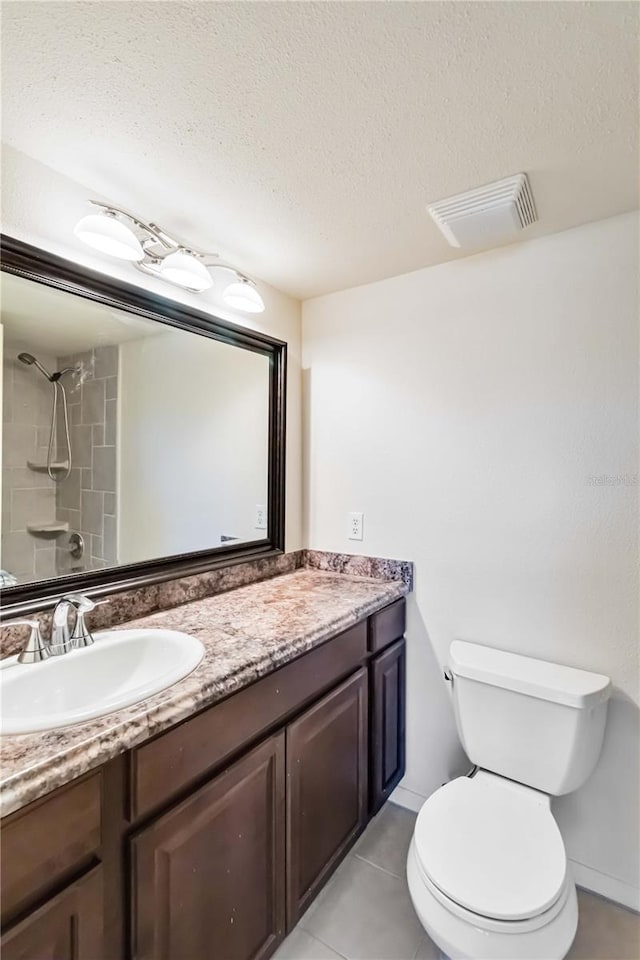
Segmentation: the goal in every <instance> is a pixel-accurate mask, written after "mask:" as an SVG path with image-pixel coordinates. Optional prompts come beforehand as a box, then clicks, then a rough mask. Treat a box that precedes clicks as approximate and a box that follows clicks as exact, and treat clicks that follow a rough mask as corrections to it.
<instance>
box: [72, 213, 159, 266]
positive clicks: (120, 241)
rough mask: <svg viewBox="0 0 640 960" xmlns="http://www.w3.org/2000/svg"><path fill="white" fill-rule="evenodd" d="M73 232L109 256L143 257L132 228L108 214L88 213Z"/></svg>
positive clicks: (133, 259) (121, 257)
mask: <svg viewBox="0 0 640 960" xmlns="http://www.w3.org/2000/svg"><path fill="white" fill-rule="evenodd" d="M73 232H74V233H75V235H76V237H78V238H79V239H80V240H83V241H84V243H86V244H88V245H89V246H90V247H93V248H94V249H95V250H99V251H100V252H101V253H107V254H108V255H109V256H110V257H119V258H120V259H121V260H131V261H135V260H142V258H143V257H144V250H143V249H142V246H141V244H140V241H139V240H138V238H137V237H136V235H135V233H134V232H133V230H132V229H131V228H130V227H128V226H127V225H126V223H122V221H121V220H117V219H116V218H115V217H111V216H109V215H108V214H104V213H90V214H89V216H88V217H83V218H82V220H80V222H79V223H78V224H76V228H75V230H74V231H73Z"/></svg>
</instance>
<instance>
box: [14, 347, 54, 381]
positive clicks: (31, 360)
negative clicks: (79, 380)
mask: <svg viewBox="0 0 640 960" xmlns="http://www.w3.org/2000/svg"><path fill="white" fill-rule="evenodd" d="M18 360H19V361H20V363H24V364H26V365H27V366H28V367H30V366H31V365H32V364H35V366H36V367H37V368H38V370H39V371H40V373H41V374H42V375H43V376H44V377H46V378H47V380H50V381H51V382H52V383H53V380H54V377H52V376H51V374H50V373H49V371H48V370H46V369H45V368H44V367H43V366H42V364H41V363H40V361H39V360H38V359H36V357H34V355H33V354H32V353H19V354H18Z"/></svg>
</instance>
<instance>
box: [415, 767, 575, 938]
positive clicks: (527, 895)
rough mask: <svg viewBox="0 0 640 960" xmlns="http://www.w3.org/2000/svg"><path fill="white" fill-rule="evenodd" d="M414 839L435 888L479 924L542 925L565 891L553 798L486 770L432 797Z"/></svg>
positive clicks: (419, 862) (418, 857)
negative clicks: (524, 922) (536, 920)
mask: <svg viewBox="0 0 640 960" xmlns="http://www.w3.org/2000/svg"><path fill="white" fill-rule="evenodd" d="M414 844H415V855H416V860H417V865H418V867H419V870H420V873H422V874H423V876H424V878H425V880H427V881H430V884H431V885H432V886H433V888H435V889H434V890H433V891H432V892H433V893H434V894H435V895H436V896H437V894H438V893H439V894H440V895H441V897H443V898H444V901H445V902H446V903H449V906H450V908H453V909H454V910H455V905H456V904H457V905H458V906H459V907H460V908H462V910H463V911H464V912H465V913H466V912H467V911H468V912H469V913H470V914H472V915H475V917H476V922H478V924H479V925H483V924H482V920H483V919H484V920H488V921H494V922H496V921H497V923H498V925H499V926H501V925H502V923H504V922H513V921H521V922H522V921H530V920H533V919H534V918H537V917H539V918H540V920H541V921H543V922H545V921H546V919H547V918H548V917H550V915H551V914H552V913H553V911H552V910H551V908H552V907H553V906H554V905H555V904H557V903H558V901H559V900H560V898H561V897H562V895H563V893H566V880H567V859H566V853H565V849H564V844H563V842H562V837H561V836H560V831H559V829H558V826H557V824H556V822H555V820H554V818H553V816H552V814H551V811H550V806H549V797H548V796H547V795H546V794H543V793H540V792H539V791H537V790H533V789H532V788H530V787H525V786H523V785H522V784H518V783H514V782H513V781H511V780H506V779H505V778H503V777H499V776H497V775H496V774H492V773H489V772H487V771H484V770H481V771H479V772H478V773H477V774H476V775H475V776H474V777H460V778H458V779H457V780H453V781H451V782H450V783H448V784H446V785H445V786H444V787H441V788H440V789H439V790H437V791H436V792H435V793H434V794H432V796H431V797H430V798H429V799H428V800H427V801H426V803H425V804H424V805H423V807H422V809H421V811H420V813H419V814H418V819H417V821H416V826H415V833H414ZM527 925H528V924H525V926H527ZM490 926H492V924H490ZM518 926H519V928H521V925H520V924H519V925H518Z"/></svg>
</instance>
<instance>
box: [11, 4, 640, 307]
mask: <svg viewBox="0 0 640 960" xmlns="http://www.w3.org/2000/svg"><path fill="white" fill-rule="evenodd" d="M639 13H640V8H639V7H638V5H637V4H635V3H593V4H591V3H587V4H583V3H579V2H568V3H546V2H542V3H537V2H531V3H481V2H479V3H466V2H456V3H435V2H434V3H430V2H424V3H404V2H389V3H369V2H359V3H341V2H328V3H327V2H321V3H315V2H309V3H304V2H299V3H278V2H267V3H252V2H240V3H233V2H227V3H215V2H191V3H183V2H136V3H120V2H109V0H100V2H97V3H88V2H83V3H66V2H61V3H58V2H48V3H40V2H29V0H22V2H6V3H3V30H2V40H3V51H2V53H3V56H2V80H3V99H2V106H3V140H4V141H6V142H8V143H9V144H11V145H12V146H14V147H16V148H17V149H19V150H21V151H23V152H24V153H26V154H28V155H30V156H32V157H35V158H36V159H38V160H40V161H42V162H44V163H46V164H47V165H49V166H50V167H53V168H54V169H57V170H59V171H60V172H62V173H65V174H67V176H70V177H72V178H74V179H75V180H77V181H79V182H80V183H85V184H88V185H90V186H91V187H92V188H93V189H94V190H95V191H96V193H99V194H102V195H103V196H106V197H108V198H110V199H111V200H112V202H114V203H119V204H121V205H124V206H128V207H130V208H133V209H134V210H135V211H136V212H138V213H139V214H140V215H141V216H142V217H146V218H149V219H156V220H157V221H159V222H160V223H161V224H162V225H163V226H165V227H166V228H167V229H171V230H174V231H176V232H177V233H178V234H179V235H183V236H184V237H186V238H189V239H191V240H192V241H193V242H194V243H196V244H199V245H200V246H202V247H208V248H209V249H211V248H213V249H214V250H215V249H217V250H218V251H220V252H222V253H223V254H224V255H226V256H228V257H231V258H233V259H234V260H235V261H236V262H237V263H238V264H240V265H241V266H243V267H244V268H245V269H246V270H248V271H249V272H252V273H253V274H254V275H256V276H257V277H261V278H262V279H264V280H267V281H269V282H270V283H272V284H274V285H275V286H277V287H280V288H281V289H282V290H285V291H287V292H289V293H292V294H294V295H296V296H298V297H302V298H305V297H309V296H313V295H316V294H319V293H325V292H328V291H332V290H336V289H340V288H343V287H347V286H351V285H354V284H359V283H365V282H369V281H371V280H376V279H380V278H383V277H387V276H391V275H394V274H398V273H403V272H406V271H409V270H415V269H417V268H420V267H423V266H427V265H429V264H434V263H440V262H442V261H444V260H448V259H453V258H454V257H455V256H459V255H460V254H457V253H456V251H454V250H452V249H451V248H449V247H448V246H447V244H446V242H445V241H444V239H443V238H442V237H441V235H440V234H439V232H438V230H437V228H436V227H435V225H433V224H432V223H431V221H430V219H429V217H428V215H427V213H426V211H425V205H426V204H427V203H428V202H430V201H434V200H438V199H441V198H442V197H445V196H447V195H450V194H452V193H456V192H459V191H461V190H466V189H468V188H471V187H475V186H478V185H481V184H483V183H486V182H488V181H491V180H494V179H497V178H499V177H503V176H506V175H509V174H513V173H517V172H520V171H527V172H528V173H529V176H530V179H531V184H532V188H533V192H534V195H535V198H536V202H537V206H538V213H539V217H540V223H539V224H537V225H535V226H534V227H532V228H530V229H529V230H528V231H527V234H526V235H525V236H538V235H541V234H545V233H551V232H554V231H557V230H562V229H565V228H568V227H571V226H575V225H577V224H580V223H584V222H587V221H590V220H596V219H600V218H602V217H607V216H610V215H613V214H617V213H621V212H623V211H626V210H629V209H632V208H634V207H635V206H637V202H638V197H637V189H638V187H637V150H638V115H637V87H638V46H637V43H638V16H639Z"/></svg>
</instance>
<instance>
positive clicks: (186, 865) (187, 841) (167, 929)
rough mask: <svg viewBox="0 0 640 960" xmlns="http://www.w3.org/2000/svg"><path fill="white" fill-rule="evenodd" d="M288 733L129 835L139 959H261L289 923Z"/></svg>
mask: <svg viewBox="0 0 640 960" xmlns="http://www.w3.org/2000/svg"><path fill="white" fill-rule="evenodd" d="M284 799H285V744H284V733H279V734H277V736H275V737H271V738H270V739H269V740H267V741H265V742H264V743H262V744H261V745H260V746H259V747H258V748H257V749H255V750H252V751H251V752H250V753H249V754H248V755H247V756H245V757H243V758H242V760H239V761H238V762H237V763H235V764H233V765H232V766H231V767H230V768H229V769H228V770H226V771H225V772H224V773H222V774H220V776H218V777H216V778H215V780H212V781H211V782H210V783H208V784H206V785H205V786H204V787H201V788H200V789H199V790H196V791H195V793H192V794H191V796H189V797H188V798H187V799H186V800H184V801H183V802H182V803H180V804H178V806H176V807H174V808H173V809H172V810H170V811H169V812H168V813H166V814H164V816H161V817H159V818H158V819H157V820H156V821H155V822H154V823H152V824H151V826H149V827H145V829H143V830H142V831H141V832H140V833H138V834H137V835H136V836H135V837H134V838H133V839H132V841H131V865H132V955H133V957H134V958H135V960H196V958H200V957H202V958H203V960H205V958H212V960H213V958H217V957H219V958H221V960H222V958H224V960H247V958H249V957H255V958H256V960H258V958H262V957H267V956H269V954H270V953H271V952H272V951H271V947H272V946H273V945H274V944H275V943H276V942H278V941H279V939H280V938H281V937H282V935H283V933H284V929H285V911H284V875H285V874H284V863H285V829H284V828H285V817H284Z"/></svg>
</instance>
